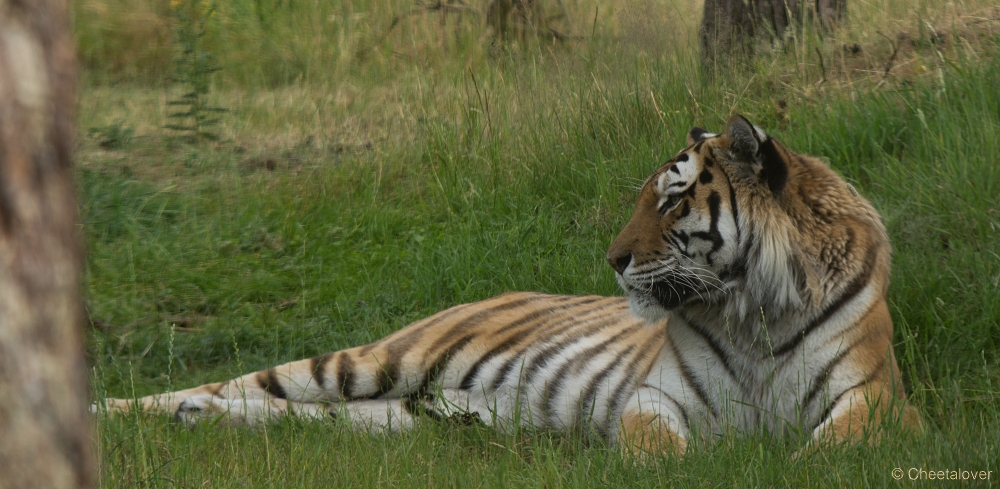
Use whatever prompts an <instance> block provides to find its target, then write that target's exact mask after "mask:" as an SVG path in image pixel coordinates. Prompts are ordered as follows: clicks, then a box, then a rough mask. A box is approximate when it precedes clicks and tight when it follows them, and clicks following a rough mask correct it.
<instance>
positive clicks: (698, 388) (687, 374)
mask: <svg viewBox="0 0 1000 489" xmlns="http://www.w3.org/2000/svg"><path fill="white" fill-rule="evenodd" d="M670 347H671V348H673V350H674V356H675V357H676V358H677V364H678V365H679V366H680V367H681V376H683V377H684V381H685V382H687V383H688V384H690V385H691V388H692V389H694V393H695V395H696V396H698V400H699V401H701V403H702V404H703V405H704V406H705V407H707V408H708V410H709V412H711V413H712V417H713V418H718V417H719V410H718V408H717V407H716V406H715V404H714V403H711V402H709V400H708V394H707V393H706V392H705V388H704V386H702V385H701V382H698V379H697V378H695V374H694V372H693V371H692V370H691V367H689V366H688V364H687V363H686V362H684V356H683V355H681V352H680V351H679V350H677V345H675V344H674V342H673V341H671V342H670Z"/></svg>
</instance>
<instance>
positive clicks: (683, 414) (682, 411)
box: [639, 382, 691, 431]
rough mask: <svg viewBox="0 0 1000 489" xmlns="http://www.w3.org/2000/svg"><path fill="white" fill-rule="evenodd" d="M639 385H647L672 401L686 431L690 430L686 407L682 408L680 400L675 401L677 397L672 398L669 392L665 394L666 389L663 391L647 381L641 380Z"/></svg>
mask: <svg viewBox="0 0 1000 489" xmlns="http://www.w3.org/2000/svg"><path fill="white" fill-rule="evenodd" d="M639 387H648V388H650V389H653V390H655V391H657V392H659V393H660V394H661V395H662V396H663V397H666V398H667V400H668V401H670V402H671V403H673V405H674V406H676V407H677V410H678V411H679V412H680V414H681V421H683V422H684V428H685V429H686V430H687V431H691V422H690V421H689V419H690V418H688V412H687V409H685V408H684V405H683V404H681V403H680V402H677V399H674V396H671V395H670V394H667V391H665V390H663V389H661V388H659V387H656V386H655V385H653V384H650V383H648V382H643V383H642V385H640V386H639Z"/></svg>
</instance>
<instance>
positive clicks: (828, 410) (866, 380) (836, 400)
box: [813, 358, 885, 429]
mask: <svg viewBox="0 0 1000 489" xmlns="http://www.w3.org/2000/svg"><path fill="white" fill-rule="evenodd" d="M884 367H885V358H882V360H880V361H879V363H878V366H877V367H876V368H874V369H872V371H871V372H868V375H867V376H866V377H865V378H864V380H862V381H860V382H858V383H857V384H854V385H852V386H850V387H848V388H847V389H844V390H843V391H841V392H840V394H837V397H835V398H833V399H832V400H831V401H830V403H829V404H828V405H827V406H826V409H824V410H823V414H822V415H820V418H819V421H818V422H817V423H816V425H815V426H813V429H816V428H818V427H819V426H820V425H822V424H823V423H825V422H826V420H827V419H829V418H830V415H831V414H833V408H835V407H837V403H839V402H840V400H841V399H843V398H844V396H845V395H846V394H847V393H848V392H851V391H853V390H854V389H857V388H858V387H862V386H865V385H867V384H869V383H870V382H871V381H873V380H875V376H876V375H878V374H879V373H880V372H881V370H882V369H883V368H884Z"/></svg>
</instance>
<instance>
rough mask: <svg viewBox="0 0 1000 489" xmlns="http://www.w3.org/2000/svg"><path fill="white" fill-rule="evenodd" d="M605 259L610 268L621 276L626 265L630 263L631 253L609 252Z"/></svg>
mask: <svg viewBox="0 0 1000 489" xmlns="http://www.w3.org/2000/svg"><path fill="white" fill-rule="evenodd" d="M607 258H608V263H610V264H611V268H614V269H615V271H616V272H618V274H619V275H623V274H624V273H625V269H626V268H628V264H629V263H632V253H629V252H627V251H615V252H609V253H608V256H607Z"/></svg>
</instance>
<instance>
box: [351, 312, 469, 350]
mask: <svg viewBox="0 0 1000 489" xmlns="http://www.w3.org/2000/svg"><path fill="white" fill-rule="evenodd" d="M473 305H474V304H461V305H458V306H455V307H452V308H450V309H448V310H445V311H442V312H440V313H438V314H437V315H434V316H431V317H429V318H427V319H425V320H423V321H422V322H417V323H416V324H414V325H413V327H412V328H411V329H410V330H408V331H407V332H406V333H404V334H403V335H402V336H401V337H399V338H396V339H394V340H393V343H398V342H409V343H413V342H415V341H416V340H414V339H413V336H416V337H417V338H419V337H420V336H422V335H423V334H424V332H425V331H426V330H428V329H430V328H432V327H434V326H435V325H436V324H439V323H441V322H444V320H446V319H448V318H450V317H452V316H454V315H456V314H458V313H460V312H462V311H464V310H466V309H468V308H469V307H470V306H473ZM390 338H391V336H390ZM381 345H382V343H381V342H374V343H369V344H367V345H363V346H361V347H360V348H358V355H366V354H368V353H370V352H371V351H372V350H373V349H375V348H376V347H378V346H381Z"/></svg>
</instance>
